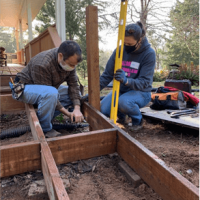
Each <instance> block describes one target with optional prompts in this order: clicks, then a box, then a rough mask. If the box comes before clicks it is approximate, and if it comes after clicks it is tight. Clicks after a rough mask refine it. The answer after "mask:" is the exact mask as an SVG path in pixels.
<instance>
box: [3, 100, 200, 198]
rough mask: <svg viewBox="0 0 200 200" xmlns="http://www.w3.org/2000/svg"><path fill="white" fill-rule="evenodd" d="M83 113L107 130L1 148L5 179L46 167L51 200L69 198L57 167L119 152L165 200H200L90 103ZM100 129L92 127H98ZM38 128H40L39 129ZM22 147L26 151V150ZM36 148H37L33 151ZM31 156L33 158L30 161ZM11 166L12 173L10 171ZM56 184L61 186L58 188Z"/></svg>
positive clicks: (183, 181)
mask: <svg viewBox="0 0 200 200" xmlns="http://www.w3.org/2000/svg"><path fill="white" fill-rule="evenodd" d="M30 112H33V111H30ZM83 112H84V114H85V116H86V120H87V121H91V122H92V121H93V120H92V119H93V118H94V117H95V118H96V120H97V122H101V123H98V124H104V125H105V126H107V129H102V130H98V131H92V132H88V133H80V134H76V135H70V136H63V137H58V138H51V139H47V140H46V141H40V143H38V141H37V142H31V143H23V144H18V145H14V147H13V146H12V145H8V146H4V147H1V152H2V155H3V159H2V161H1V162H2V163H1V177H4V176H10V175H11V174H12V175H15V174H17V173H23V172H26V171H27V170H29V169H30V171H31V170H33V169H38V168H42V171H43V174H44V177H45V182H46V184H47V187H48V194H49V196H50V199H54V197H56V198H58V199H59V198H60V197H59V195H58V194H62V195H61V196H63V195H65V196H66V199H67V198H68V196H67V194H66V193H65V192H64V189H63V190H62V189H60V188H63V185H62V180H61V179H60V177H59V173H58V171H57V167H56V164H64V163H67V162H72V161H76V160H79V159H87V158H92V157H96V156H100V155H105V154H109V153H114V152H117V153H118V154H119V155H120V156H121V157H122V158H123V159H124V160H125V161H126V162H127V164H128V165H129V166H130V167H132V168H133V169H134V170H135V171H136V172H137V173H138V175H139V176H140V177H141V178H142V179H143V180H144V181H145V182H146V183H147V184H148V185H149V186H150V187H151V188H152V189H154V190H155V191H156V192H157V193H158V194H159V195H160V196H161V197H162V198H163V199H166V200H171V199H173V200H188V199H193V200H197V199H199V190H198V188H196V187H195V186H194V185H193V184H192V183H190V182H189V181H188V180H187V179H185V178H184V177H182V176H181V175H180V174H179V173H177V172H176V171H175V170H173V169H172V168H169V167H167V166H166V164H165V163H164V161H162V160H161V159H159V158H158V157H157V156H156V155H155V154H153V153H152V152H151V151H149V150H148V149H146V148H145V147H144V146H143V145H142V144H140V143H139V142H138V141H137V140H135V139H133V138H132V137H131V136H130V135H128V134H127V133H126V132H124V131H123V130H121V129H120V128H119V127H117V126H116V125H114V124H113V123H112V122H111V121H110V120H109V119H108V118H107V117H105V116H104V115H103V114H101V113H100V112H99V111H98V110H96V109H95V108H93V107H92V106H90V105H89V104H88V103H84V106H83ZM32 120H34V118H32ZM35 124H37V123H33V127H34V126H35ZM96 126H97V125H95V127H92V128H96ZM109 127H110V128H109ZM100 128H101V126H100ZM35 129H38V128H36V127H35ZM35 132H36V133H38V130H35ZM39 144H40V145H41V146H40V145H39ZM22 146H25V147H26V148H25V149H24V148H23V147H22ZM32 146H34V147H35V148H32ZM40 148H41V149H42V150H41V155H40V156H39V155H38V152H39V150H40ZM13 152H15V154H14V153H13ZM24 152H25V153H24ZM13 154H14V155H15V156H13ZM31 154H34V155H36V158H35V157H33V156H28V155H31ZM27 157H28V158H29V159H28V160H27ZM6 158H9V159H6ZM19 158H20V159H19ZM24 160H26V164H25V167H22V168H20V170H19V166H21V165H22V163H23V162H24ZM20 163H21V164H20ZM55 163H56V164H55ZM10 167H11V169H12V170H10ZM34 167H35V168H34ZM8 169H9V170H8ZM54 177H55V178H54ZM55 179H56V180H55ZM56 185H61V186H60V187H59V188H58V187H56ZM63 192H64V193H63ZM57 196H58V197H57Z"/></svg>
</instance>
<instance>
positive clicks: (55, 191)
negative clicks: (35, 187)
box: [41, 142, 69, 200]
mask: <svg viewBox="0 0 200 200" xmlns="http://www.w3.org/2000/svg"><path fill="white" fill-rule="evenodd" d="M41 163H42V172H43V176H44V180H45V184H46V187H47V192H48V195H49V199H50V200H55V199H56V200H69V197H68V194H67V192H66V190H65V187H64V185H63V181H62V179H61V178H60V174H59V172H58V169H57V167H56V163H55V161H54V159H53V156H52V153H51V150H50V148H49V146H48V144H47V143H46V142H42V143H41Z"/></svg>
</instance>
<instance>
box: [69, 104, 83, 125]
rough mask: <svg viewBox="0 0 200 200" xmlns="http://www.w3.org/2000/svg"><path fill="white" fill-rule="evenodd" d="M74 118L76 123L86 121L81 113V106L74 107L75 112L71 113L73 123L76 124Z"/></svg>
mask: <svg viewBox="0 0 200 200" xmlns="http://www.w3.org/2000/svg"><path fill="white" fill-rule="evenodd" d="M73 118H75V122H82V121H83V120H84V117H83V114H82V113H81V111H80V106H79V105H76V106H75V107H74V111H73V112H72V113H71V122H74V121H73Z"/></svg>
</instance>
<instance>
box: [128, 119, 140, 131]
mask: <svg viewBox="0 0 200 200" xmlns="http://www.w3.org/2000/svg"><path fill="white" fill-rule="evenodd" d="M143 125H144V121H143V119H142V121H141V123H140V124H139V125H133V124H132V123H129V124H128V126H129V127H130V130H131V131H139V130H141V129H142V128H143Z"/></svg>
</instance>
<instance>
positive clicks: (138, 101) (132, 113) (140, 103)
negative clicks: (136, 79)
mask: <svg viewBox="0 0 200 200" xmlns="http://www.w3.org/2000/svg"><path fill="white" fill-rule="evenodd" d="M111 101H112V92H110V93H109V94H108V95H107V96H106V97H104V98H103V100H102V101H101V112H102V113H103V114H104V115H106V116H107V117H110V110H111ZM150 101H151V92H142V91H135V90H130V91H128V92H126V93H123V94H122V93H120V94H119V104H118V118H120V119H124V118H125V116H126V115H128V116H129V117H131V118H132V124H133V125H139V124H140V123H141V120H142V114H141V112H140V108H142V107H144V106H146V105H147V104H148V103H149V102H150Z"/></svg>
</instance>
